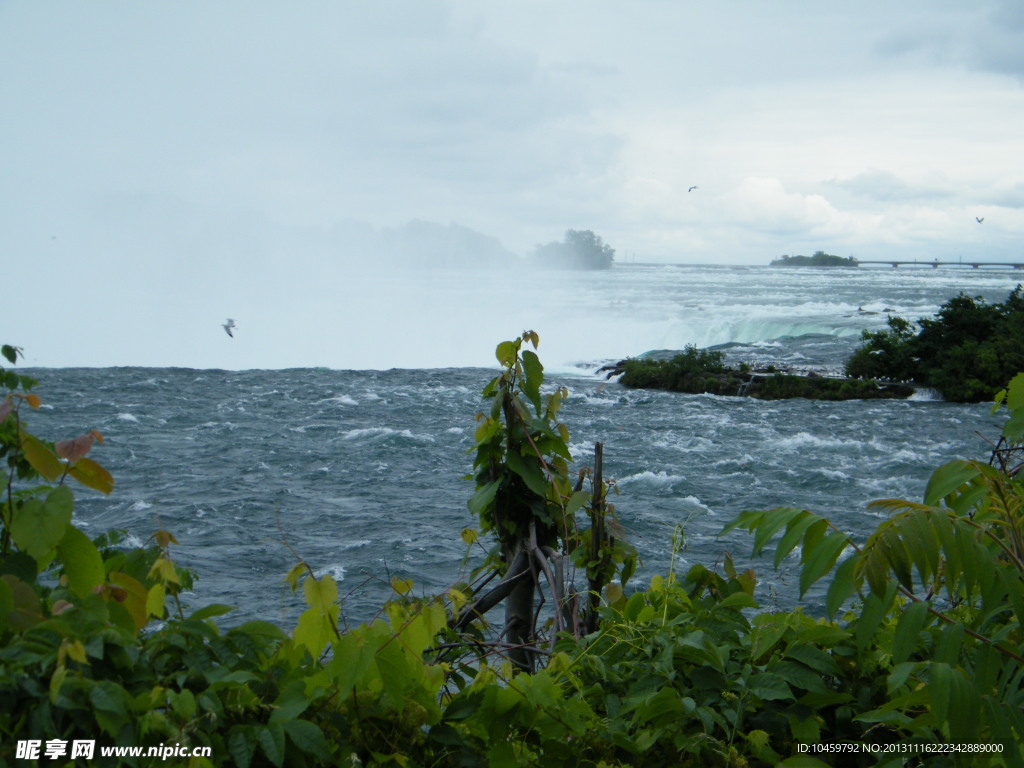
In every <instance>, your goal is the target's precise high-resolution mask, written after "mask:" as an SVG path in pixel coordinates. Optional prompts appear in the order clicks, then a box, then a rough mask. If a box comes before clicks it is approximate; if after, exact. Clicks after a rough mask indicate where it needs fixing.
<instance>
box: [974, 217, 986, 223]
mask: <svg viewBox="0 0 1024 768" xmlns="http://www.w3.org/2000/svg"><path fill="white" fill-rule="evenodd" d="M974 220H975V221H976V222H978V223H979V224H981V222H983V221H984V220H985V217H984V216H982V217H981V218H978V217H977V216H975V217H974Z"/></svg>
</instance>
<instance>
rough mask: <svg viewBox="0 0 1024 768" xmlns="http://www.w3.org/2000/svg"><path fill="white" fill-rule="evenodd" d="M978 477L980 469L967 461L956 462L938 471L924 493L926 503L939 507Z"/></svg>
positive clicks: (944, 465)
mask: <svg viewBox="0 0 1024 768" xmlns="http://www.w3.org/2000/svg"><path fill="white" fill-rule="evenodd" d="M977 476H978V469H977V467H975V466H974V465H973V464H971V463H970V462H967V461H962V460H959V459H957V460H955V461H951V462H949V463H947V464H943V465H942V466H941V467H939V468H938V469H936V470H935V471H934V472H933V473H932V476H931V478H930V479H929V480H928V485H927V487H926V488H925V492H924V503H925V504H928V505H929V506H938V505H939V504H940V503H941V502H942V500H943V499H945V498H946V497H947V496H949V495H950V494H953V493H955V492H956V491H957V490H958V489H960V488H961V487H962V486H964V485H966V484H967V483H969V482H970V481H971V480H973V479H974V478H976V477H977Z"/></svg>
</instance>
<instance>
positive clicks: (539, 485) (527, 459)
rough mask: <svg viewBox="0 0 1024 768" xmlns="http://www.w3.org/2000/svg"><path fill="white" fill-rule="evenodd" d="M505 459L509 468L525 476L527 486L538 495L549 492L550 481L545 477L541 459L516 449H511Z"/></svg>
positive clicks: (522, 476) (524, 480)
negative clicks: (524, 454) (523, 454)
mask: <svg viewBox="0 0 1024 768" xmlns="http://www.w3.org/2000/svg"><path fill="white" fill-rule="evenodd" d="M505 460H506V462H507V463H508V468H509V469H511V470H512V471H513V472H515V473H516V474H517V475H519V476H520V477H521V478H523V482H525V483H526V487H527V488H529V489H530V490H531V491H533V492H534V493H536V494H537V495H538V496H545V495H546V494H547V492H548V483H547V480H546V479H545V478H544V470H543V469H541V466H540V460H539V459H538V458H537V457H536V456H522V455H520V454H518V453H516V452H515V451H509V453H508V454H507V455H506V457H505Z"/></svg>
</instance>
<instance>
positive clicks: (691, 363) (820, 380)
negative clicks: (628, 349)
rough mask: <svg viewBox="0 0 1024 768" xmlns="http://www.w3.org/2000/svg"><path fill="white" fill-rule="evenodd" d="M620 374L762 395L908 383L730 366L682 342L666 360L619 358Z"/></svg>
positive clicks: (629, 379) (657, 384) (851, 391)
mask: <svg viewBox="0 0 1024 768" xmlns="http://www.w3.org/2000/svg"><path fill="white" fill-rule="evenodd" d="M612 373H613V374H614V373H620V374H622V375H621V377H620V378H619V383H620V384H622V385H623V386H626V387H633V388H647V389H665V390H668V391H670V392H683V393H688V394H694V395H700V394H711V395H734V396H735V395H743V396H746V397H755V398H759V399H762V400H783V399H787V398H794V397H806V398H809V399H814V400H874V399H893V398H906V397H909V396H910V395H911V394H913V392H914V389H913V387H909V386H906V385H904V384H898V383H893V382H878V381H873V380H871V381H861V380H857V379H853V378H845V379H836V378H827V377H824V376H818V375H814V374H804V375H796V374H792V373H784V372H779V371H776V370H774V368H771V369H769V368H765V369H760V370H754V369H752V368H750V367H749V366H746V365H743V366H740V367H738V368H730V367H728V366H726V364H725V354H724V353H723V352H721V351H718V350H712V349H697V348H696V347H692V346H690V347H687V348H686V349H685V350H684V351H683V352H681V353H680V354H678V355H674V356H673V357H671V358H669V359H668V360H658V359H652V358H639V359H636V358H634V359H629V360H624V361H622V362H621V363H619V364H618V365H617V366H615V367H614V368H613V369H612Z"/></svg>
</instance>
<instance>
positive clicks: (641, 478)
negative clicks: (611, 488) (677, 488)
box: [618, 469, 686, 488]
mask: <svg viewBox="0 0 1024 768" xmlns="http://www.w3.org/2000/svg"><path fill="white" fill-rule="evenodd" d="M685 480H686V478H685V477H683V476H682V475H670V474H669V473H667V472H665V471H664V470H659V471H658V472H651V471H650V470H649V469H645V470H644V471H643V472H637V473H636V474H634V475H627V476H626V477H624V478H622V479H621V480H619V483H618V484H619V485H634V484H635V485H640V486H642V487H645V488H670V487H672V486H673V485H675V484H676V483H679V482H683V481H685Z"/></svg>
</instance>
